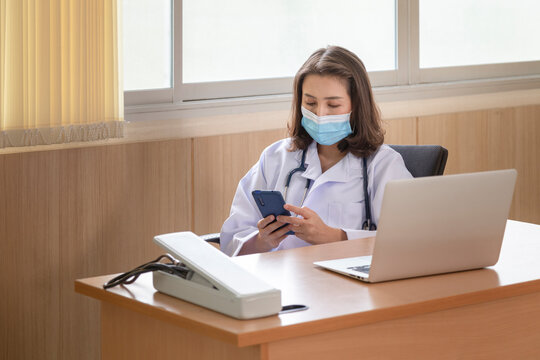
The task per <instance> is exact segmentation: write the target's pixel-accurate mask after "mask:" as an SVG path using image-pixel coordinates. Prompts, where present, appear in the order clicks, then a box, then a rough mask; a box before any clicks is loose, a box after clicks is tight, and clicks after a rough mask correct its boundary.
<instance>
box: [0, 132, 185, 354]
mask: <svg viewBox="0 0 540 360" xmlns="http://www.w3.org/2000/svg"><path fill="white" fill-rule="evenodd" d="M0 159H1V160H0V166H1V169H2V173H1V174H0V178H1V180H0V185H1V186H2V191H1V194H2V195H1V196H2V197H1V198H0V209H1V210H0V211H1V212H0V224H2V225H3V226H2V230H1V232H0V234H1V235H2V239H1V241H0V253H1V254H2V258H3V259H2V263H1V264H0V274H2V275H1V276H2V284H3V285H4V284H7V286H5V285H4V289H5V292H6V293H7V294H9V296H7V297H2V303H1V308H0V314H1V315H2V332H3V333H2V335H5V336H2V339H1V340H0V349H2V350H0V355H1V356H2V358H9V359H98V358H99V357H100V318H99V305H98V303H97V302H96V301H95V300H91V299H89V298H87V297H84V296H81V295H79V294H75V292H74V290H73V283H74V281H75V279H77V278H82V277H89V276H95V275H98V274H108V273H117V272H123V271H127V270H130V269H132V268H134V267H135V266H137V265H139V264H141V263H143V262H146V261H149V260H151V259H152V258H154V257H155V256H157V255H158V254H161V253H162V252H163V251H162V250H160V249H159V248H158V247H157V246H156V245H155V244H154V243H153V242H152V238H153V236H154V235H156V234H159V233H166V232H174V231H180V230H186V229H189V227H190V224H191V171H190V169H191V143H190V140H189V139H188V140H171V141H161V142H149V143H136V144H124V145H113V146H103V147H91V148H81V149H70V150H59V151H49V152H35V153H22V154H13V155H5V156H0ZM186 169H187V170H186ZM14 269H17V272H15V271H14Z"/></svg>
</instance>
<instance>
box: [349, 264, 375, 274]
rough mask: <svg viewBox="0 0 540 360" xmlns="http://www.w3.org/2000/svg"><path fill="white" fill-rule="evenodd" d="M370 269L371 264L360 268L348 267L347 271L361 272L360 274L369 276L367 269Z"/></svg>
mask: <svg viewBox="0 0 540 360" xmlns="http://www.w3.org/2000/svg"><path fill="white" fill-rule="evenodd" d="M370 268H371V264H370V265H362V266H351V267H348V268H347V269H349V270H353V271H358V272H362V273H365V274H369V269H370Z"/></svg>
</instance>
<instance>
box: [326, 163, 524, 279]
mask: <svg viewBox="0 0 540 360" xmlns="http://www.w3.org/2000/svg"><path fill="white" fill-rule="evenodd" d="M516 177H517V172H516V170H514V169H509V170H497V171H485V172H478V173H469V174H458V175H446V176H433V177H424V178H416V179H407V180H395V181H390V182H388V183H387V184H386V187H385V191H384V197H383V204H382V210H381V216H380V221H379V224H378V229H377V235H376V237H375V247H374V249H373V256H361V257H353V258H344V259H336V260H326V261H317V262H315V265H318V266H321V267H324V268H326V269H328V270H332V271H335V272H338V273H341V274H344V275H347V276H350V277H353V278H357V279H359V280H362V281H367V282H379V281H387V280H396V279H404V278H410V277H416V276H424V275H433V274H440V273H447V272H453V271H462V270H471V269H478V268H482V267H486V266H491V265H494V264H495V263H496V262H497V260H498V259H499V253H500V250H501V245H502V241H503V236H504V229H505V226H506V220H507V218H508V213H509V211H510V205H511V203H512V195H513V193H514V185H515V183H516Z"/></svg>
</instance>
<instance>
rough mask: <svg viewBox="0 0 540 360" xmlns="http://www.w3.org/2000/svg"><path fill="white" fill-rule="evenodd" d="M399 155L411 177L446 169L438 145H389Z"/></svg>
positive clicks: (213, 237) (212, 238) (213, 238)
mask: <svg viewBox="0 0 540 360" xmlns="http://www.w3.org/2000/svg"><path fill="white" fill-rule="evenodd" d="M389 146H390V147H391V148H392V149H394V150H395V151H397V152H398V153H400V154H401V157H402V158H403V161H404V162H405V166H406V167H407V170H409V172H410V173H411V175H412V176H413V177H415V178H416V177H424V176H436V175H442V174H443V172H444V168H445V167H446V159H447V158H448V150H446V149H445V148H443V147H442V146H439V145H389ZM201 238H202V239H203V240H206V241H207V242H210V243H214V244H219V233H212V234H206V235H202V236H201Z"/></svg>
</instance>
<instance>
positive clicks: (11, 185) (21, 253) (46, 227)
mask: <svg viewBox="0 0 540 360" xmlns="http://www.w3.org/2000/svg"><path fill="white" fill-rule="evenodd" d="M1 165H2V168H1V172H0V177H2V186H3V187H2V189H1V190H0V201H1V203H0V219H2V220H0V223H1V224H2V239H1V240H0V256H1V261H0V277H1V282H0V283H1V284H2V296H0V326H1V327H2V334H1V335H2V337H1V339H0V355H1V357H2V358H3V359H39V358H47V359H58V358H60V356H59V355H60V352H59V348H58V343H59V339H60V321H59V319H60V312H61V309H60V306H59V303H60V301H59V300H60V299H59V297H60V287H61V284H60V282H59V281H58V279H59V277H60V273H59V272H60V266H59V265H60V253H59V252H60V251H59V237H58V227H59V223H58V216H56V215H57V214H58V209H59V204H58V199H59V189H58V186H57V185H55V184H57V183H58V172H57V170H55V167H57V166H58V159H57V158H55V157H51V156H50V155H49V154H45V153H29V154H14V155H10V156H5V157H2V161H1Z"/></svg>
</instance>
